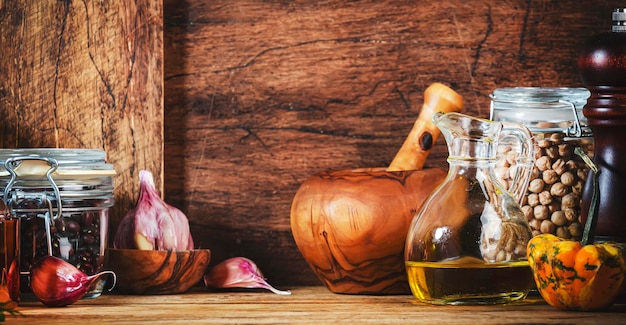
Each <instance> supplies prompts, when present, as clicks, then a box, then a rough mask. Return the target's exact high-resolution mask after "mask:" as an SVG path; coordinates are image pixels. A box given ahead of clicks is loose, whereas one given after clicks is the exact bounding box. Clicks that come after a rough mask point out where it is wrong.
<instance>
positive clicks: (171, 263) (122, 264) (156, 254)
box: [106, 249, 211, 295]
mask: <svg viewBox="0 0 626 325" xmlns="http://www.w3.org/2000/svg"><path fill="white" fill-rule="evenodd" d="M106 255H107V256H108V266H109V268H110V269H111V270H112V271H113V272H115V275H116V276H117V285H116V289H115V290H116V291H119V292H120V293H125V294H138V295H141V294H144V295H158V294H177V293H184V292H186V291H187V290H189V288H191V287H192V286H194V285H196V284H198V283H199V282H200V280H201V279H202V276H203V275H204V272H205V270H206V268H207V266H208V265H209V261H210V260H211V251H210V250H208V249H195V250H190V251H159V250H138V249H109V250H108V252H107V254H106Z"/></svg>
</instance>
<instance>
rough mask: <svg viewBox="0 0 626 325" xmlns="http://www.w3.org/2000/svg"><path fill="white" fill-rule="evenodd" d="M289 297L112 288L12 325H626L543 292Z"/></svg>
mask: <svg viewBox="0 0 626 325" xmlns="http://www.w3.org/2000/svg"><path fill="white" fill-rule="evenodd" d="M291 291H292V294H291V295H288V296H281V295H275V294H273V293H270V292H269V291H238V292H211V291H205V290H203V289H200V288H199V289H194V290H193V291H191V292H188V293H185V294H180V295H167V296H128V295H118V294H105V295H102V296H101V297H99V298H96V299H89V300H81V301H79V302H77V303H76V304H74V305H71V306H67V307H61V308H48V307H44V306H43V305H42V304H41V303H39V302H23V303H22V304H21V305H20V306H19V307H18V310H19V311H20V312H21V313H22V316H17V317H7V319H6V321H5V323H6V324H39V325H43V324H65V325H69V324H72V325H83V324H105V323H116V324H138V323H150V324H182V323H185V324H192V323H193V324H209V323H210V324H276V323H288V324H299V323H313V324H327V323H349V324H353V323H375V324H393V323H402V324H406V323H428V324H432V323H437V324H472V323H474V324H495V323H497V324H515V323H525V324H531V323H536V324H537V323H541V324H596V323H601V324H605V325H608V324H620V323H621V324H626V305H622V304H619V305H614V306H613V307H612V308H611V309H610V310H609V311H606V312H564V311H559V310H557V309H555V308H552V307H550V306H548V305H546V304H545V303H544V302H543V300H541V298H540V297H534V298H533V297H531V298H529V299H527V301H525V302H523V303H517V304H512V305H507V306H501V305H496V306H431V305H426V304H422V303H419V302H416V300H415V299H414V298H413V296H411V295H401V296H360V295H358V296H357V295H341V294H334V293H331V292H330V291H328V290H327V289H326V288H325V287H321V286H320V287H298V288H292V290H291Z"/></svg>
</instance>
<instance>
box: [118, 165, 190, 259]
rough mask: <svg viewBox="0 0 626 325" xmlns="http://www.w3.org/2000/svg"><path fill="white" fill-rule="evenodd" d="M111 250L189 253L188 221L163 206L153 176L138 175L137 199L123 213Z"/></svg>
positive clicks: (172, 208)
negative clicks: (185, 251) (184, 251)
mask: <svg viewBox="0 0 626 325" xmlns="http://www.w3.org/2000/svg"><path fill="white" fill-rule="evenodd" d="M113 247H114V248H117V249H142V250H173V251H182V250H192V249H193V238H192V237H191V233H190V231H189V220H188V219H187V216H185V214H184V213H183V212H182V211H180V210H179V209H177V208H175V207H173V206H171V205H169V204H167V203H165V201H163V200H162V199H161V197H160V196H159V193H158V192H157V190H156V188H155V187H154V178H153V177H152V173H150V172H149V171H147V170H142V171H140V172H139V198H138V199H137V204H136V206H135V208H134V209H131V210H130V211H128V213H126V215H125V216H124V218H123V219H122V221H121V222H120V225H119V227H118V229H117V232H116V234H115V239H114V241H113Z"/></svg>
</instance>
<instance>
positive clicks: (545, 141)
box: [537, 139, 550, 148]
mask: <svg viewBox="0 0 626 325" xmlns="http://www.w3.org/2000/svg"><path fill="white" fill-rule="evenodd" d="M537 146H538V147H539V148H548V147H550V140H548V139H541V140H537Z"/></svg>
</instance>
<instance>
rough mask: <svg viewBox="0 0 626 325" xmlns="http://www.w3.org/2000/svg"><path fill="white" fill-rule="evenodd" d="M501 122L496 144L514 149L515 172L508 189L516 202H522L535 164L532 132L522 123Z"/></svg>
mask: <svg viewBox="0 0 626 325" xmlns="http://www.w3.org/2000/svg"><path fill="white" fill-rule="evenodd" d="M500 123H502V131H501V132H500V136H499V139H498V141H499V142H498V145H499V146H501V145H507V146H511V147H512V148H514V150H516V153H517V156H516V157H515V165H512V166H511V167H512V168H513V167H515V173H514V176H513V180H512V182H511V183H510V185H509V187H508V190H509V192H510V193H511V195H513V197H514V198H515V201H516V202H517V203H518V204H520V205H521V204H522V201H523V199H524V196H525V194H526V190H527V189H528V182H529V181H530V175H531V173H532V171H533V167H534V165H535V153H534V150H535V149H534V142H533V135H532V132H531V131H530V130H529V129H528V128H527V127H526V126H525V125H523V124H520V123H515V122H500Z"/></svg>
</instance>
